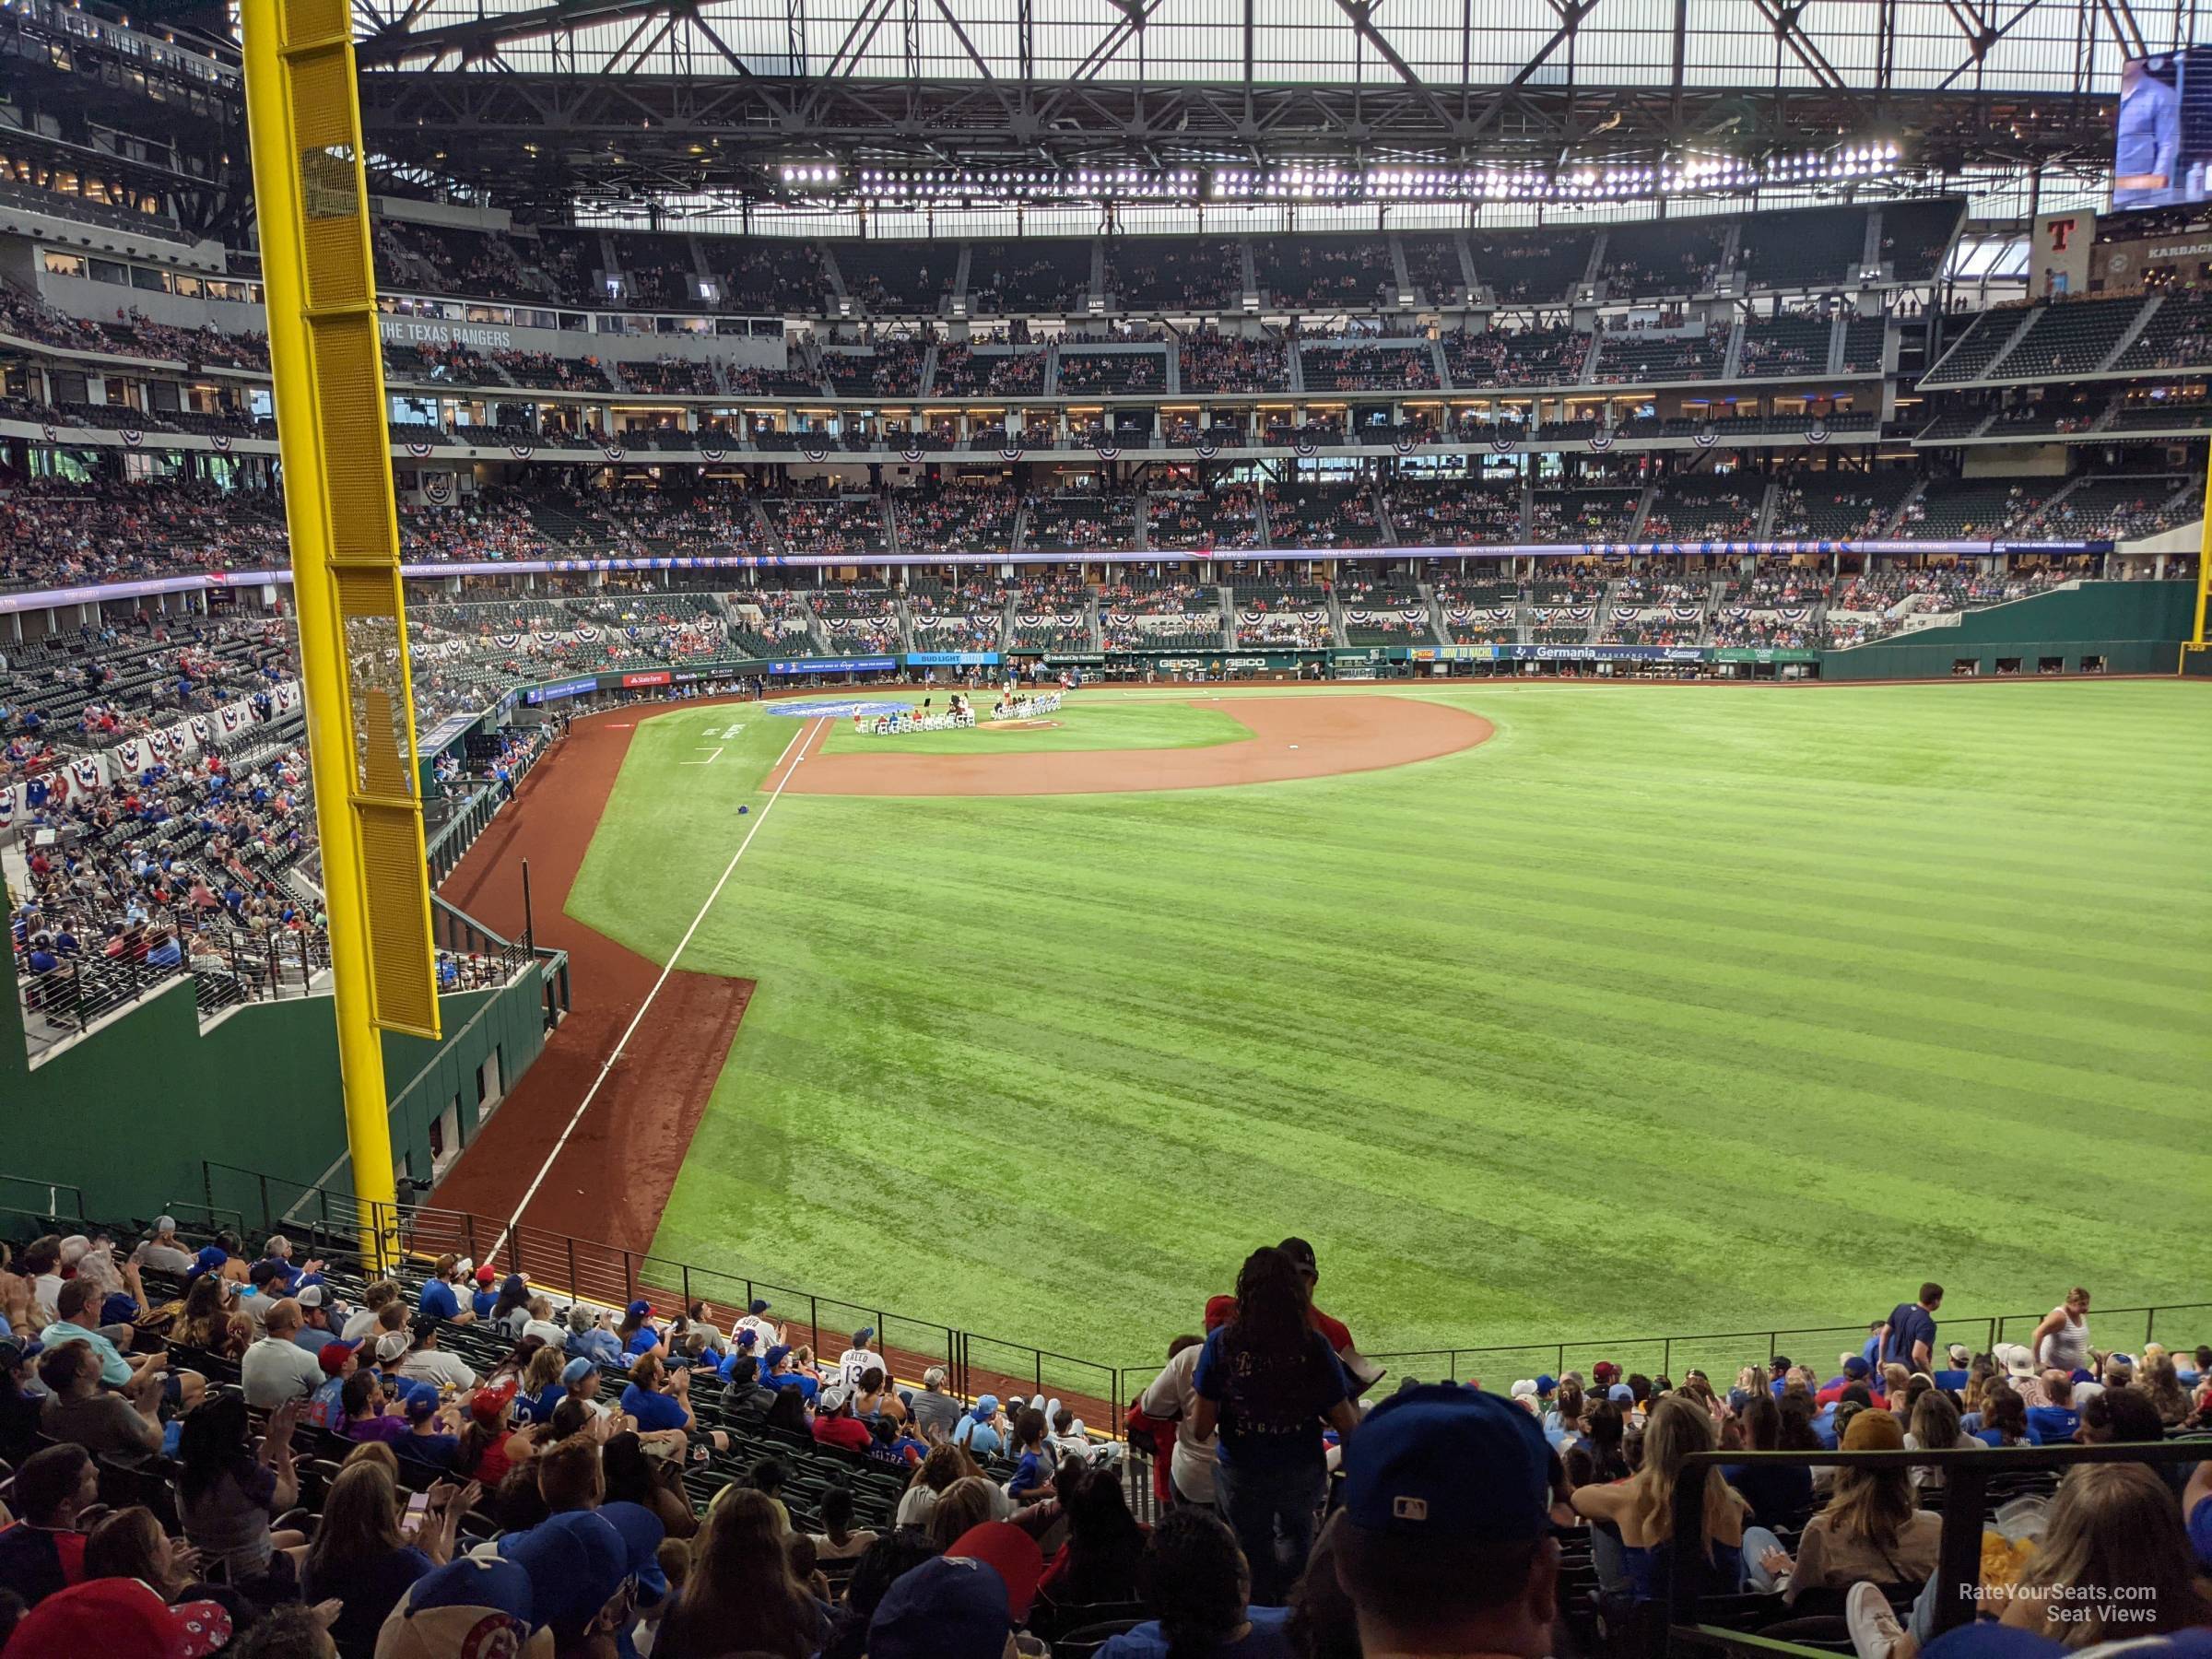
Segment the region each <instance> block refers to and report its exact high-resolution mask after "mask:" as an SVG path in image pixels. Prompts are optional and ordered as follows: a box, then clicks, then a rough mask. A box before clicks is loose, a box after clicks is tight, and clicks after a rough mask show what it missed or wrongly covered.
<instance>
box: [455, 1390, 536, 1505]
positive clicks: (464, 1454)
mask: <svg viewBox="0 0 2212 1659" xmlns="http://www.w3.org/2000/svg"><path fill="white" fill-rule="evenodd" d="M513 1414H514V1382H513V1380H512V1378H510V1379H509V1380H508V1381H506V1382H501V1383H499V1384H498V1385H496V1386H494V1387H489V1388H479V1389H477V1392H476V1393H475V1394H473V1395H472V1396H470V1399H469V1402H468V1421H467V1422H466V1423H465V1424H464V1425H463V1426H462V1429H461V1445H460V1448H459V1450H458V1451H457V1452H455V1453H454V1454H453V1466H454V1467H455V1468H456V1469H458V1470H460V1471H461V1473H462V1474H464V1475H466V1476H468V1477H471V1478H472V1479H475V1480H477V1481H478V1482H480V1483H481V1484H483V1485H485V1486H487V1487H489V1488H492V1489H493V1490H495V1491H496V1490H498V1489H499V1485H500V1481H502V1480H504V1479H506V1478H507V1470H508V1468H509V1466H510V1465H512V1464H515V1463H520V1462H522V1461H523V1458H522V1455H521V1453H523V1450H524V1447H522V1446H516V1445H514V1444H513V1441H514V1438H515V1431H514V1425H513V1422H512V1418H513ZM524 1444H525V1445H526V1444H527V1442H524Z"/></svg>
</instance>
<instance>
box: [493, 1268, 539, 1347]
mask: <svg viewBox="0 0 2212 1659" xmlns="http://www.w3.org/2000/svg"><path fill="white" fill-rule="evenodd" d="M529 1318H530V1287H529V1286H528V1285H527V1284H525V1283H524V1280H523V1276H522V1275H521V1274H519V1273H511V1274H509V1275H508V1276H507V1277H506V1280H505V1282H504V1283H502V1284H501V1285H500V1294H499V1298H498V1300H495V1301H494V1302H493V1303H492V1304H491V1323H492V1324H495V1325H497V1326H499V1328H500V1330H502V1331H504V1332H506V1333H507V1334H508V1335H515V1334H517V1333H519V1332H520V1331H521V1330H522V1328H523V1326H524V1324H526V1323H527V1322H528V1320H529Z"/></svg>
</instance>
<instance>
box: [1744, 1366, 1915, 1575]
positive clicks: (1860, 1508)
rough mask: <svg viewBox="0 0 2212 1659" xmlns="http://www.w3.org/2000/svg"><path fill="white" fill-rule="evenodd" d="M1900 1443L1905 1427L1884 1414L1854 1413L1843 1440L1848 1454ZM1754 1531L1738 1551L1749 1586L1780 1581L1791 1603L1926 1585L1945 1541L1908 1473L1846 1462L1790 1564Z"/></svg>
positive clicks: (1767, 1539)
mask: <svg viewBox="0 0 2212 1659" xmlns="http://www.w3.org/2000/svg"><path fill="white" fill-rule="evenodd" d="M1904 1446H1905V1433H1904V1430H1901V1429H1900V1428H1899V1427H1898V1426H1897V1418H1896V1415H1895V1414H1894V1413H1891V1412H1888V1411H1874V1410H1867V1411H1862V1412H1860V1413H1859V1415H1858V1416H1857V1417H1855V1418H1852V1419H1851V1427H1850V1429H1849V1430H1846V1431H1845V1433H1844V1436H1843V1450H1844V1451H1846V1452H1901V1451H1903V1450H1904ZM1752 1533H1753V1534H1754V1535H1751V1536H1747V1537H1746V1539H1745V1542H1744V1553H1745V1556H1746V1557H1747V1564H1748V1565H1749V1567H1750V1569H1751V1581H1752V1583H1753V1585H1754V1586H1755V1587H1756V1588H1758V1589H1761V1590H1768V1589H1773V1588H1776V1587H1778V1586H1781V1585H1782V1584H1783V1581H1784V1580H1785V1579H1786V1580H1787V1589H1786V1592H1785V1594H1787V1597H1788V1599H1789V1600H1791V1601H1793V1602H1794V1601H1795V1600H1796V1599H1797V1597H1798V1596H1799V1595H1800V1594H1803V1593H1804V1592H1805V1591H1807V1590H1827V1589H1836V1588H1840V1587H1841V1586H1844V1585H1847V1584H1851V1583H1856V1582H1858V1581H1859V1580H1862V1579H1865V1580H1868V1581H1871V1582H1872V1583H1877V1584H1884V1585H1903V1584H1920V1583H1925V1582H1926V1580H1927V1577H1928V1575H1929V1574H1930V1573H1932V1572H1934V1571H1935V1559H1936V1555H1937V1553H1938V1551H1939V1550H1940V1549H1941V1547H1942V1544H1943V1517H1942V1516H1940V1515H1935V1514H1931V1513H1929V1512H1926V1511H1925V1510H1923V1509H1921V1508H1920V1507H1919V1506H1918V1504H1917V1503H1916V1502H1915V1501H1914V1500H1913V1496H1912V1471H1911V1470H1910V1469H1907V1468H1903V1467H1901V1466H1899V1465H1865V1464H1849V1465H1841V1466H1840V1467H1838V1468H1837V1470H1836V1477H1835V1481H1834V1483H1833V1485H1832V1486H1831V1487H1830V1489H1829V1499H1828V1506H1827V1507H1826V1508H1825V1509H1823V1510H1822V1511H1821V1512H1819V1513H1818V1514H1817V1515H1815V1516H1814V1517H1813V1518H1812V1520H1811V1521H1809V1522H1808V1523H1806V1528H1805V1535H1804V1536H1803V1537H1802V1538H1800V1539H1799V1540H1798V1543H1797V1559H1796V1560H1795V1561H1794V1563H1793V1562H1792V1561H1791V1559H1790V1558H1789V1557H1788V1556H1787V1555H1786V1554H1784V1553H1783V1550H1782V1548H1781V1547H1780V1544H1779V1542H1778V1541H1777V1540H1776V1539H1774V1538H1773V1536H1772V1535H1771V1534H1769V1533H1768V1532H1767V1531H1766V1529H1764V1528H1763V1527H1754V1528H1753V1529H1752Z"/></svg>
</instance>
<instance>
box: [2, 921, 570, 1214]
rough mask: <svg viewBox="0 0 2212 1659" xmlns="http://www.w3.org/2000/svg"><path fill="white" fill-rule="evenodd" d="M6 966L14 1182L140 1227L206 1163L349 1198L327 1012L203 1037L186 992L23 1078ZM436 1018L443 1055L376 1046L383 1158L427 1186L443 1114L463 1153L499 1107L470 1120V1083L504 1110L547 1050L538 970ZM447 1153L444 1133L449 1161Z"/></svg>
mask: <svg viewBox="0 0 2212 1659" xmlns="http://www.w3.org/2000/svg"><path fill="white" fill-rule="evenodd" d="M9 955H10V953H8V952H6V951H0V1103H4V1110H0V1118H4V1119H5V1121H6V1124H7V1140H8V1149H9V1161H10V1163H11V1165H12V1167H14V1168H15V1169H17V1170H20V1171H26V1172H31V1173H35V1174H36V1175H37V1176H38V1177H40V1178H41V1179H48V1180H56V1181H69V1182H73V1183H75V1184H76V1185H78V1186H81V1187H82V1188H83V1189H84V1194H85V1204H86V1206H87V1209H88V1213H90V1214H92V1215H96V1216H114V1217H124V1216H131V1217H135V1218H141V1219H147V1218H152V1217H153V1216H155V1215H158V1214H159V1213H160V1212H161V1211H162V1210H164V1209H166V1208H167V1207H168V1206H171V1205H172V1204H178V1203H190V1202H192V1201H193V1200H194V1199H195V1198H196V1197H197V1196H198V1195H199V1194H200V1192H201V1190H202V1163H203V1161H204V1160H214V1161H217V1162H227V1163H235V1164H243V1165H246V1166H249V1167H251V1168H253V1169H255V1170H259V1171H264V1172H265V1173H266V1174H268V1175H270V1176H272V1177H281V1178H282V1179H284V1180H286V1181H290V1182H300V1183H302V1184H308V1185H312V1184H314V1183H317V1182H324V1183H327V1184H330V1185H334V1186H339V1187H343V1186H346V1185H347V1184H348V1183H349V1182H350V1180H351V1172H350V1171H348V1170H347V1168H346V1166H345V1161H344V1160H345V1157H346V1113H345V1105H344V1100H343V1097H342V1095H341V1091H340V1089H339V1087H338V1036H337V1026H336V1023H335V1021H334V1020H333V1019H332V1018H331V1005H330V999H329V997H327V996H311V997H306V998H302V999H300V1000H298V1001H292V1002H265V1003H247V1004H244V1005H243V1006H240V1007H237V1008H234V1009H232V1010H230V1011H229V1013H228V1014H226V1015H225V1016H223V1017H222V1018H218V1019H217V1020H216V1021H214V1022H213V1023H212V1024H210V1025H208V1026H207V1027H206V1028H205V1029H202V1027H201V1025H200V1023H199V1018H198V1009H197V1006H196V1005H195V1003H194V986H193V982H192V981H191V980H190V979H188V978H180V979H178V980H177V981H176V982H174V983H172V984H171V985H170V986H168V987H166V988H165V989H163V990H161V991H160V992H159V993H157V994H154V995H152V996H149V997H147V998H146V999H145V1000H143V1001H141V1002H138V1003H135V1004H134V1005H132V1006H130V1007H128V1008H126V1009H124V1010H123V1011H122V1012H121V1013H119V1014H117V1015H116V1016H115V1017H114V1018H112V1019H111V1020H110V1021H109V1022H108V1023H107V1024H105V1025H102V1026H99V1027H96V1028H95V1029H94V1030H91V1031H89V1032H88V1033H87V1034H86V1035H85V1036H83V1037H81V1038H79V1039H77V1040H76V1041H74V1042H71V1043H69V1044H67V1045H66V1046H65V1047H63V1048H60V1049H57V1050H54V1051H53V1052H52V1053H49V1054H48V1056H47V1057H46V1058H45V1059H44V1060H43V1061H42V1062H41V1064H40V1065H36V1066H33V1065H30V1064H29V1061H28V1059H27V1058H26V1050H25V1046H24V1041H23V1032H22V1012H21V1009H22V1004H21V1003H20V1001H19V1000H18V996H17V991H16V980H15V969H14V966H13V964H12V962H11V961H10V960H9ZM441 1008H442V1012H443V1016H444V1024H445V1030H446V1032H447V1036H446V1038H445V1039H444V1041H441V1042H431V1041H426V1040H424V1039H422V1038H418V1037H403V1036H398V1035H394V1034H391V1033H387V1034H386V1035H385V1037H384V1076H385V1077H386V1079H387V1081H388V1084H389V1087H390V1088H391V1089H392V1092H393V1095H394V1104H393V1108H392V1151H393V1156H394V1159H404V1160H405V1163H406V1169H407V1172H408V1173H410V1174H412V1175H414V1176H416V1177H417V1178H418V1179H421V1180H425V1181H427V1180H428V1179H429V1176H430V1174H431V1167H430V1163H431V1140H430V1132H431V1126H432V1124H435V1123H436V1122H437V1121H438V1119H439V1118H440V1117H441V1114H442V1113H443V1112H445V1111H446V1109H447V1108H448V1107H449V1106H450V1107H453V1109H454V1117H453V1129H454V1130H457V1133H458V1137H459V1144H461V1145H465V1144H466V1143H467V1142H468V1141H470V1140H472V1139H474V1138H475V1135H476V1131H477V1124H478V1123H479V1121H480V1120H481V1119H482V1118H483V1117H485V1116H488V1106H489V1105H496V1104H497V1100H496V1099H494V1100H491V1101H489V1102H488V1103H487V1104H486V1105H485V1106H480V1105H479V1102H478V1100H477V1092H478V1087H479V1086H478V1078H479V1077H485V1078H486V1079H487V1080H489V1079H490V1078H491V1077H495V1076H496V1078H497V1080H498V1081H497V1086H498V1089H499V1092H500V1095H502V1096H503V1095H504V1094H506V1093H508V1092H510V1091H512V1088H513V1087H514V1084H515V1082H516V1080H517V1079H518V1078H520V1077H522V1075H523V1073H524V1070H526V1069H527V1068H528V1066H529V1065H531V1063H532V1062H533V1061H535V1059H536V1058H537V1055H538V1053H539V1051H540V1050H541V1049H542V1048H543V1047H544V1046H545V1035H546V1034H545V1005H544V1001H543V996H542V993H541V991H540V988H539V984H538V975H537V973H536V972H535V971H532V972H529V973H525V974H524V975H523V976H522V978H521V979H520V980H519V981H517V982H513V983H511V984H508V985H505V986H502V987H500V988H498V989H495V990H489V991H471V992H462V993H458V994H453V995H449V996H446V997H444V998H442V999H441ZM495 1058H496V1062H497V1065H496V1068H495V1069H494V1071H493V1072H490V1073H487V1072H486V1071H485V1070H484V1067H485V1064H486V1062H487V1061H490V1060H494V1059H495ZM454 1144H455V1143H454V1141H453V1138H452V1135H451V1134H449V1135H448V1138H447V1141H446V1149H447V1150H448V1151H451V1150H453V1149H454Z"/></svg>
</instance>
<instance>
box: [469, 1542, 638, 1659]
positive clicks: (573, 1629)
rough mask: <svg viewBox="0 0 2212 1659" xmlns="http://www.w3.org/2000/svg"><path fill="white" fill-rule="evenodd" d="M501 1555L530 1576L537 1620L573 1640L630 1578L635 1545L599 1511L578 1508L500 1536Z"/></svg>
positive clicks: (563, 1639)
mask: <svg viewBox="0 0 2212 1659" xmlns="http://www.w3.org/2000/svg"><path fill="white" fill-rule="evenodd" d="M499 1549H500V1554H501V1555H503V1556H505V1557H506V1558H507V1559H509V1560H510V1561H512V1562H513V1563H514V1564H515V1565H516V1566H517V1567H520V1568H521V1569H522V1570H523V1571H524V1572H526V1573H528V1574H529V1575H530V1597H531V1601H532V1604H533V1606H535V1613H536V1622H537V1623H538V1624H540V1625H544V1626H549V1627H550V1628H551V1629H552V1631H553V1633H554V1635H555V1637H556V1638H558V1639H559V1641H564V1642H565V1641H574V1640H575V1639H576V1638H578V1637H580V1636H582V1634H583V1632H584V1631H585V1630H587V1629H588V1628H589V1627H590V1625H591V1622H592V1620H593V1619H594V1618H598V1617H599V1614H600V1612H601V1611H602V1610H603V1609H604V1608H605V1607H606V1605H607V1603H609V1602H610V1601H612V1600H614V1598H615V1596H616V1595H617V1594H618V1593H619V1592H620V1590H621V1588H622V1581H623V1580H625V1579H626V1578H628V1577H629V1546H628V1545H627V1544H625V1543H624V1542H623V1538H622V1535H621V1534H620V1533H619V1532H618V1531H617V1530H616V1528H615V1526H614V1524H613V1523H611V1522H609V1521H607V1520H606V1519H605V1518H604V1517H602V1516H601V1515H600V1513H599V1512H598V1511H597V1510H573V1511H571V1512H568V1513H566V1514H560V1515H555V1516H554V1517H553V1518H552V1519H551V1520H550V1521H545V1522H541V1523H540V1524H537V1525H535V1526H533V1527H531V1528H530V1529H529V1530H528V1531H527V1532H523V1533H513V1534H510V1535H508V1536H506V1537H503V1538H501V1539H500V1544H499Z"/></svg>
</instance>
